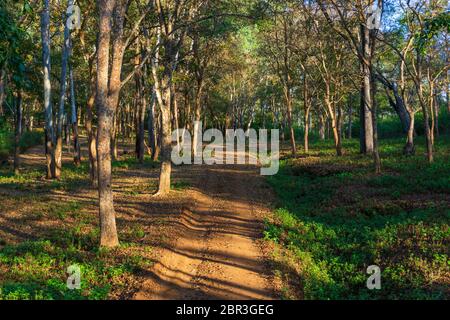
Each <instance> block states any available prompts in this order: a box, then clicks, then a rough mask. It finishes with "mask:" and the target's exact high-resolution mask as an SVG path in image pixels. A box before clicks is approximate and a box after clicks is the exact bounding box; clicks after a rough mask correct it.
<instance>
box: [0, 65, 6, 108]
mask: <svg viewBox="0 0 450 320" xmlns="http://www.w3.org/2000/svg"><path fill="white" fill-rule="evenodd" d="M5 86H6V69H5V67H2V69H1V71H0V117H1V116H3V114H4V111H3V102H4V101H5V97H6V94H5Z"/></svg>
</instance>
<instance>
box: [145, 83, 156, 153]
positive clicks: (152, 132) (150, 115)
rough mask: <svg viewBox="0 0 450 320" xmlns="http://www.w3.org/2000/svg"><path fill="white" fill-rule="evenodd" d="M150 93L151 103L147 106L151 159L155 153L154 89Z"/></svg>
mask: <svg viewBox="0 0 450 320" xmlns="http://www.w3.org/2000/svg"><path fill="white" fill-rule="evenodd" d="M152 90H153V93H152V101H151V103H150V104H149V108H148V120H147V121H148V145H149V146H150V149H151V151H152V154H151V156H152V158H153V155H154V154H155V152H156V130H155V105H156V96H155V91H154V89H152Z"/></svg>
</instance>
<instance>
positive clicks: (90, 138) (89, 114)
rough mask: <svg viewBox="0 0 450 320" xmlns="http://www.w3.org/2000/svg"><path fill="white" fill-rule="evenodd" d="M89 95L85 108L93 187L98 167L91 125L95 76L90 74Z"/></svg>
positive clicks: (95, 183) (95, 138)
mask: <svg viewBox="0 0 450 320" xmlns="http://www.w3.org/2000/svg"><path fill="white" fill-rule="evenodd" d="M91 77H92V81H91V95H90V97H89V99H88V101H87V108H86V131H87V136H88V152H89V177H90V182H91V186H93V187H94V188H96V187H97V185H98V174H97V173H98V167H97V134H96V132H95V129H94V127H93V125H92V124H93V120H94V104H95V86H96V78H95V76H94V75H91Z"/></svg>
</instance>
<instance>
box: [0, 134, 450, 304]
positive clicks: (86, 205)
mask: <svg viewBox="0 0 450 320" xmlns="http://www.w3.org/2000/svg"><path fill="white" fill-rule="evenodd" d="M403 143H404V139H402V138H396V139H383V140H381V141H380V151H381V159H382V164H383V167H382V169H383V173H382V174H381V175H376V174H374V169H373V164H372V159H371V157H368V156H365V155H361V154H359V152H358V150H359V148H358V141H357V140H355V139H353V140H344V143H343V146H344V150H345V154H344V156H343V157H336V156H335V150H334V148H333V142H332V141H330V140H328V141H313V143H312V144H311V150H310V152H309V154H307V155H306V154H304V153H303V152H299V155H298V156H297V157H295V158H292V157H291V156H290V155H289V151H288V149H289V148H288V146H284V147H285V148H284V149H286V150H285V151H284V152H283V157H282V159H281V163H280V172H279V173H278V174H277V175H275V176H272V177H268V178H264V177H262V176H260V175H259V170H258V168H257V167H255V166H238V165H234V166H228V165H227V166H174V168H173V169H174V170H173V175H172V177H173V180H172V191H171V193H170V195H169V196H167V197H154V196H153V194H154V193H155V191H156V186H157V182H158V175H159V164H158V163H155V162H153V161H151V160H150V159H149V158H146V160H145V162H144V164H139V163H138V162H137V161H136V159H135V158H134V156H133V154H132V150H133V146H132V145H131V143H129V144H123V145H121V146H120V148H119V150H120V158H119V159H118V160H117V161H114V162H113V189H114V196H115V208H116V214H117V224H118V232H119V238H120V242H121V245H120V247H119V248H117V249H114V250H105V249H99V248H98V239H99V228H98V200H97V198H98V195H97V192H96V190H95V189H93V188H91V187H89V181H88V175H89V173H88V172H89V170H88V165H87V163H86V161H84V162H83V163H82V165H81V166H80V167H75V166H74V165H73V164H72V159H71V158H70V157H69V156H68V155H69V154H70V153H69V152H67V150H66V152H65V155H67V156H66V157H65V158H64V167H63V171H62V178H61V180H60V181H48V180H46V179H44V178H43V176H44V173H45V166H44V163H45V161H44V157H43V149H42V147H35V148H32V149H30V150H28V151H27V152H26V153H25V154H24V155H23V156H22V158H23V162H22V170H21V174H20V175H17V176H15V175H13V174H12V173H11V168H0V299H194V300H195V299H270V298H273V299H276V298H284V299H325V300H327V299H449V297H450V289H449V288H450V258H449V257H450V137H445V136H443V137H441V138H440V139H439V140H438V141H437V143H436V146H435V149H436V150H435V151H436V153H435V155H436V160H435V162H434V163H433V164H432V165H430V164H428V163H427V161H426V157H425V149H424V145H425V143H424V141H423V138H418V139H417V152H416V155H415V156H412V157H406V156H403V155H402V146H403ZM83 150H84V153H86V150H85V148H84V149H83ZM84 159H86V154H84ZM74 264H76V265H78V266H80V268H81V290H69V289H68V288H67V285H66V281H67V277H68V274H67V272H66V271H67V267H68V266H71V265H74ZM370 265H377V266H379V267H380V269H381V270H382V274H381V286H382V289H381V290H369V289H368V288H367V286H366V281H367V279H368V277H369V275H368V274H367V267H368V266H370Z"/></svg>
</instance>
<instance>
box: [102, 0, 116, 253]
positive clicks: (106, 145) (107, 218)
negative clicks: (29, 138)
mask: <svg viewBox="0 0 450 320" xmlns="http://www.w3.org/2000/svg"><path fill="white" fill-rule="evenodd" d="M119 5H120V2H119ZM97 6H98V10H99V14H100V19H99V35H98V49H97V95H96V100H97V112H98V138H97V140H98V143H97V155H98V191H99V216H100V246H101V247H116V246H118V245H119V239H118V235H117V228H116V217H115V211H114V200H113V192H112V181H111V131H112V126H113V116H114V112H115V107H116V106H117V105H113V104H112V102H113V101H112V99H110V98H109V92H110V89H111V88H110V87H109V86H108V82H109V77H108V75H109V72H108V71H109V51H110V50H109V47H110V41H111V18H112V16H113V11H114V9H115V7H116V1H115V0H98V1H97ZM119 9H120V8H119ZM116 22H117V21H116ZM114 80H117V79H114ZM119 80H120V79H119ZM110 85H111V84H110ZM113 85H117V84H113Z"/></svg>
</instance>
